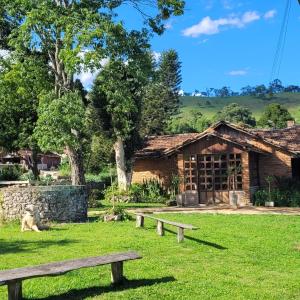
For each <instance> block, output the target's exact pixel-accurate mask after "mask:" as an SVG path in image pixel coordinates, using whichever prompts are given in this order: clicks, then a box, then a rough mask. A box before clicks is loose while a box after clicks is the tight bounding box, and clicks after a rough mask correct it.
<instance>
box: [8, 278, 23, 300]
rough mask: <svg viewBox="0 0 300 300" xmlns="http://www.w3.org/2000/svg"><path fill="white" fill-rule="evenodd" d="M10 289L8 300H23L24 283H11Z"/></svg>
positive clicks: (9, 284)
mask: <svg viewBox="0 0 300 300" xmlns="http://www.w3.org/2000/svg"><path fill="white" fill-rule="evenodd" d="M7 287H8V300H21V299H22V281H10V282H8V284H7Z"/></svg>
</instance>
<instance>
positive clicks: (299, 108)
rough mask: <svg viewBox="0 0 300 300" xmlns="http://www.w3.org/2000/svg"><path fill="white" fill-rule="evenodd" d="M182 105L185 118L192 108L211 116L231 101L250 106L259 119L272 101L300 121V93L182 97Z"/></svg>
mask: <svg viewBox="0 0 300 300" xmlns="http://www.w3.org/2000/svg"><path fill="white" fill-rule="evenodd" d="M206 101H209V102H210V103H211V105H207V104H206ZM181 102H182V107H181V111H182V114H181V116H182V117H183V118H188V117H189V112H190V111H191V109H197V110H199V111H201V113H202V114H203V115H205V116H206V117H208V118H211V117H212V116H214V115H215V113H217V112H218V111H219V110H221V109H222V108H223V107H224V106H226V105H228V104H230V103H238V104H239V105H242V106H245V107H248V108H249V109H250V110H251V111H252V113H253V115H254V116H255V118H256V119H258V118H259V117H260V116H261V114H262V110H263V108H264V107H265V106H266V105H268V104H270V103H274V102H276V103H279V104H282V105H284V106H285V107H286V108H287V109H288V110H289V111H290V113H291V114H292V115H293V117H294V118H295V119H296V121H297V122H300V93H282V94H278V95H274V97H273V98H272V99H269V100H263V99H260V98H257V97H253V96H238V97H229V98H218V97H216V98H202V97H189V96H186V97H181Z"/></svg>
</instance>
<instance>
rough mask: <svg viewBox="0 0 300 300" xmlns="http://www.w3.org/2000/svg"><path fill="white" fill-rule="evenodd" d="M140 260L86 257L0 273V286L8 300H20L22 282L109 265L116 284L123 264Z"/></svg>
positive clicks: (122, 256)
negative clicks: (6, 292)
mask: <svg viewBox="0 0 300 300" xmlns="http://www.w3.org/2000/svg"><path fill="white" fill-rule="evenodd" d="M140 258H142V257H141V256H140V255H138V254H137V253H135V252H125V253H117V254H111V255H105V256H96V257H88V258H81V259H72V260H65V261H59V262H54V263H49V264H43V265H38V266H33V267H25V268H18V269H12V270H4V271H0V285H7V286H8V299H9V300H20V299H22V281H23V280H25V279H29V278H35V277H43V276H59V275H63V274H65V273H67V272H70V271H73V270H77V269H81V268H88V267H96V266H102V265H107V264H111V281H112V283H113V284H118V283H120V282H122V280H123V278H124V277H123V262H124V261H127V260H134V259H140Z"/></svg>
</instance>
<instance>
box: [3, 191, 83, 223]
mask: <svg viewBox="0 0 300 300" xmlns="http://www.w3.org/2000/svg"><path fill="white" fill-rule="evenodd" d="M87 199H88V194H87V189H86V187H85V186H29V187H16V186H12V187H8V188H1V189H0V219H3V220H5V221H12V220H20V219H21V218H22V216H23V214H24V213H25V208H26V207H27V206H28V205H34V206H36V207H37V209H38V211H39V213H40V216H41V221H42V222H53V221H54V222H83V221H86V220H87V208H88V204H87V203H88V201H87Z"/></svg>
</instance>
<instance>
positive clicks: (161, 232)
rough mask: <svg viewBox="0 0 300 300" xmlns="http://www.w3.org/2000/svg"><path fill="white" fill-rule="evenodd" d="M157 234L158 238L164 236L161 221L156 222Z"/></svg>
mask: <svg viewBox="0 0 300 300" xmlns="http://www.w3.org/2000/svg"><path fill="white" fill-rule="evenodd" d="M157 233H158V234H159V235H160V236H163V235H164V234H165V231H164V223H163V222H161V221H157Z"/></svg>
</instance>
